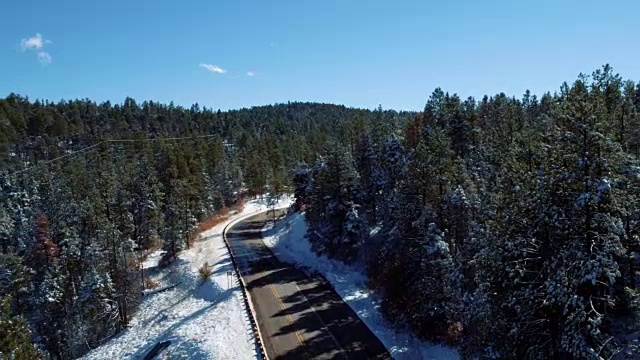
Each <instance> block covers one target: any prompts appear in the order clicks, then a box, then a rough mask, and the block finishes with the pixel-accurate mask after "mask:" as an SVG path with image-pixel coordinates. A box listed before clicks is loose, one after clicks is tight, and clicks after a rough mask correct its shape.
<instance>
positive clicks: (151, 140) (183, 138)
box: [0, 134, 219, 179]
mask: <svg viewBox="0 0 640 360" xmlns="http://www.w3.org/2000/svg"><path fill="white" fill-rule="evenodd" d="M215 136H219V135H218V134H214V135H199V136H183V137H172V138H152V139H112V140H103V141H100V142H99V143H96V144H93V145H90V146H87V147H85V148H82V149H80V150H77V151H74V152H72V153H69V154H65V155H62V156H59V157H57V158H54V159H51V160H47V161H43V162H40V163H38V164H36V165H33V166H31V167H28V168H25V169H22V170H18V171H15V172H13V173H10V174H5V175H0V177H2V178H5V179H7V178H9V177H12V176H14V175H19V174H22V173H25V172H28V171H31V170H33V169H36V168H38V167H40V166H43V165H48V164H51V163H53V162H56V161H59V160H62V159H64V158H67V157H70V156H74V155H78V154H81V153H84V152H86V151H88V150H90V149H93V148H96V147H98V146H99V145H101V144H105V143H134V142H153V141H176V140H193V139H203V138H210V137H215Z"/></svg>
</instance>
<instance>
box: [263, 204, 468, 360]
mask: <svg viewBox="0 0 640 360" xmlns="http://www.w3.org/2000/svg"><path fill="white" fill-rule="evenodd" d="M263 230H264V235H265V238H264V242H265V244H266V245H267V246H268V247H270V248H271V250H272V251H273V253H274V254H275V255H276V256H277V257H278V259H279V260H281V261H284V262H288V263H293V264H297V265H300V266H303V267H306V268H309V269H310V270H312V271H317V272H319V273H321V274H322V275H324V276H325V277H326V278H327V280H329V282H331V285H332V286H333V288H334V289H335V290H336V292H337V293H338V294H339V295H340V296H341V297H342V299H343V300H344V301H345V302H346V303H347V304H349V306H350V307H351V308H352V309H353V310H354V311H355V312H356V313H357V314H358V317H359V318H360V319H362V321H364V323H365V324H367V326H368V327H369V329H371V331H373V333H374V334H375V335H376V336H377V337H378V339H380V341H382V343H383V344H384V346H385V347H386V348H387V350H388V351H389V353H390V354H391V356H393V358H394V359H398V360H400V359H411V360H415V359H438V360H447V359H459V358H460V356H459V354H458V353H457V352H456V351H455V350H453V349H451V348H448V347H445V346H440V345H433V344H430V343H426V342H424V341H421V340H419V339H417V338H416V337H414V336H413V335H411V334H410V333H408V332H404V331H398V330H395V329H393V327H392V326H391V324H390V323H389V322H388V321H386V320H385V319H384V317H383V316H382V313H381V312H380V305H379V304H380V299H379V297H378V296H377V295H376V294H375V293H374V292H373V291H372V290H370V289H368V288H367V286H366V282H367V277H366V276H365V275H364V274H362V272H360V271H359V270H357V269H355V268H353V267H351V266H347V265H345V264H343V263H341V262H339V261H334V260H330V259H328V258H327V257H325V256H317V255H316V254H315V253H314V252H313V251H311V246H310V244H309V242H308V241H307V239H306V238H305V235H306V233H307V223H306V220H305V218H304V215H303V214H300V213H296V214H294V215H292V216H290V217H287V218H285V219H284V220H281V222H280V223H279V224H278V225H277V226H276V227H275V229H274V228H273V224H271V225H267V226H266V227H265V229H263Z"/></svg>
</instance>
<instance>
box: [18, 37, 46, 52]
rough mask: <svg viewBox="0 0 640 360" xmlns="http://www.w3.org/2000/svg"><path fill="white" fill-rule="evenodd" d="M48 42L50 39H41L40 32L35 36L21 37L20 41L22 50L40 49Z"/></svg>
mask: <svg viewBox="0 0 640 360" xmlns="http://www.w3.org/2000/svg"><path fill="white" fill-rule="evenodd" d="M50 43H51V41H49V40H45V39H43V38H42V35H41V34H40V33H37V34H36V35H35V36H32V37H30V38H26V39H22V41H20V45H21V46H22V51H27V50H37V49H42V47H44V44H50Z"/></svg>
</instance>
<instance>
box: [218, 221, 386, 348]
mask: <svg viewBox="0 0 640 360" xmlns="http://www.w3.org/2000/svg"><path fill="white" fill-rule="evenodd" d="M282 213H283V211H281V213H280V215H281V214H282ZM272 216H273V213H271V212H270V213H269V216H267V214H266V213H261V214H258V215H255V216H253V217H250V218H248V219H246V220H243V221H241V222H239V223H237V224H235V225H234V226H232V227H231V228H230V229H228V230H227V232H226V235H225V236H226V238H227V242H228V243H229V246H230V248H231V252H232V256H233V257H234V258H235V261H236V264H237V266H238V268H239V271H240V274H241V276H242V278H243V279H244V282H245V283H246V284H247V290H248V291H249V294H250V295H251V301H252V303H253V307H254V309H255V312H256V314H257V318H258V327H259V328H260V333H261V334H262V338H263V340H264V343H265V344H264V347H265V349H266V352H267V356H268V358H269V359H272V360H275V359H391V356H390V355H389V353H388V352H387V351H386V349H385V347H384V346H383V345H382V343H381V342H380V341H379V340H378V338H377V337H376V336H375V335H374V334H373V333H372V332H371V331H370V330H369V328H368V327H367V326H366V325H365V324H364V323H363V322H362V321H361V320H360V319H359V318H358V316H357V315H356V314H355V313H354V312H353V310H351V308H350V307H349V305H347V304H346V303H345V302H344V301H342V299H341V298H340V296H339V295H338V294H336V292H335V291H334V290H333V288H332V287H331V285H330V284H328V283H326V281H324V280H323V279H321V278H309V277H307V275H306V274H305V273H304V272H303V271H301V270H298V269H296V268H294V267H293V266H291V265H289V264H286V263H283V262H280V261H278V259H277V258H276V257H275V256H274V255H273V254H272V253H271V251H270V250H269V248H267V246H266V245H265V244H264V243H263V242H262V232H261V230H262V228H263V227H264V225H265V223H266V221H267V220H268V219H269V218H270V217H272Z"/></svg>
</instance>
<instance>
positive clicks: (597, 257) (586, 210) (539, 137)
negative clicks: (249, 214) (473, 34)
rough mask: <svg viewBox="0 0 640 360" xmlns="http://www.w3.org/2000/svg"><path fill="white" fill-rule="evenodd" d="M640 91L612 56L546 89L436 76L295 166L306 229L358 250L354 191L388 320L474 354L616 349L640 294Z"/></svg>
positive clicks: (318, 238)
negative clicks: (340, 143) (475, 88)
mask: <svg viewBox="0 0 640 360" xmlns="http://www.w3.org/2000/svg"><path fill="white" fill-rule="evenodd" d="M638 93H639V92H638V90H637V87H636V85H635V84H634V83H633V82H631V81H627V82H624V81H622V79H621V78H620V76H618V75H617V74H615V73H613V71H612V69H611V67H609V66H608V65H607V66H604V67H603V68H602V69H599V70H597V71H595V72H594V73H593V76H592V77H587V76H580V78H579V79H578V81H576V82H575V83H574V84H573V85H571V86H570V85H569V84H567V83H564V84H563V85H562V87H561V89H560V93H559V94H557V95H551V94H544V95H543V96H542V97H541V98H540V100H538V98H537V97H536V96H535V95H532V94H531V93H530V92H528V91H527V92H526V93H525V94H524V96H523V98H522V100H517V99H515V98H510V97H507V96H506V95H505V94H502V93H501V94H498V95H496V96H494V97H488V96H485V97H484V98H483V99H482V101H480V102H478V103H476V102H475V100H474V99H473V98H469V99H467V100H465V101H464V102H463V101H461V100H460V98H459V97H458V96H457V95H455V94H454V95H450V94H448V93H445V92H444V91H442V90H441V89H439V88H438V89H436V90H435V91H434V92H433V94H432V95H431V97H430V98H429V99H428V101H427V104H426V106H425V109H424V112H423V113H420V114H417V115H415V116H414V117H413V118H411V119H410V121H408V122H404V123H392V122H389V123H387V124H386V125H385V126H389V127H390V130H386V131H385V132H386V133H385V135H383V136H380V132H379V128H382V127H379V128H374V129H372V128H370V127H368V126H367V124H363V125H362V124H358V125H356V124H357V123H355V122H354V126H352V127H351V128H350V133H349V136H348V141H349V144H350V145H351V151H348V150H340V152H341V153H344V154H345V155H344V156H342V157H341V158H340V159H338V158H337V157H336V156H335V154H333V153H331V152H330V151H329V152H324V153H323V157H322V158H321V160H320V161H319V162H318V163H317V164H316V166H315V167H314V168H312V169H311V170H310V171H308V172H298V173H296V175H295V177H294V179H295V182H296V183H297V184H298V186H297V188H296V199H297V201H298V203H299V206H300V205H306V206H307V220H308V222H309V228H310V233H309V235H308V236H309V240H310V241H311V243H312V245H313V248H314V249H316V251H318V252H320V253H326V254H329V255H330V256H333V257H336V258H341V259H345V257H346V260H348V262H354V261H356V262H357V260H359V259H354V258H353V256H355V254H354V253H352V252H350V249H351V248H350V247H349V246H337V245H336V244H340V239H344V238H345V233H346V230H347V229H351V228H353V227H351V226H348V225H347V223H346V222H345V221H344V217H343V215H344V213H345V211H347V210H346V209H348V208H349V207H348V205H347V204H351V203H354V204H357V208H358V209H359V210H360V214H361V215H363V216H364V217H365V221H361V222H360V223H359V224H358V226H357V227H355V228H356V229H357V233H359V234H360V236H361V238H360V240H359V241H358V240H357V239H354V238H350V239H351V240H350V241H349V243H354V244H359V243H361V244H365V245H366V246H364V247H363V249H364V251H361V252H359V254H358V255H362V256H363V258H362V259H363V260H365V261H366V262H367V265H368V267H367V269H368V274H369V277H370V282H371V285H372V286H373V287H374V288H375V289H376V290H378V291H379V292H380V294H381V295H382V302H381V308H382V310H383V311H384V313H385V314H386V315H387V317H388V318H389V320H391V321H392V322H393V323H396V324H398V325H400V326H408V327H409V328H411V329H412V330H414V331H415V333H416V334H418V335H419V336H421V337H425V338H428V339H431V340H435V341H447V342H449V343H453V344H459V345H460V349H461V350H462V352H463V354H465V355H468V356H471V357H478V356H486V357H489V358H494V357H499V358H529V359H543V358H598V357H603V358H609V357H611V356H613V355H614V354H615V353H616V352H618V351H619V350H620V349H621V346H623V344H622V343H621V340H620V339H619V338H616V336H617V335H618V334H616V333H614V332H612V331H611V329H610V326H609V325H606V324H608V323H610V322H611V320H612V319H614V316H618V314H631V313H633V312H634V311H637V309H636V308H634V305H633V304H635V303H637V302H638V299H637V295H635V296H634V295H633V294H634V293H635V294H637V290H633V289H637V287H638V281H637V276H638V274H639V272H640V269H638V266H637V255H636V257H635V259H636V260H634V256H633V255H632V254H633V253H634V252H635V253H637V252H638V251H639V250H640V246H639V245H638V241H639V240H638V239H639V238H640V237H639V236H638V232H639V231H640V230H639V229H640V228H639V227H638V224H639V222H638V219H639V215H638V210H637V208H638V198H639V197H638V189H639V187H638V179H639V176H640V175H639V174H640V167H639V165H640V164H639V163H638V159H637V158H636V156H637V155H638V143H639V142H638V139H639V137H638V134H639V131H640V123H639V120H640V119H639V118H638V108H637V104H638ZM374 126H375V125H374ZM398 134H401V136H400V138H401V139H402V142H398V141H394V140H395V139H396V136H397V135H398ZM330 148H332V149H336V148H339V147H337V146H332V147H330ZM351 159H354V160H351ZM403 164H404V165H403ZM336 169H340V170H341V171H345V173H340V172H339V171H337V170H336ZM354 171H355V172H354ZM346 174H349V175H346ZM307 177H310V179H311V180H310V181H309V180H307ZM353 179H359V180H358V181H354V180H353ZM307 184H310V185H307ZM349 189H355V192H353V191H352V190H349ZM636 330H637V329H636ZM634 331H635V330H634ZM635 355H636V356H637V355H640V354H635Z"/></svg>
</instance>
